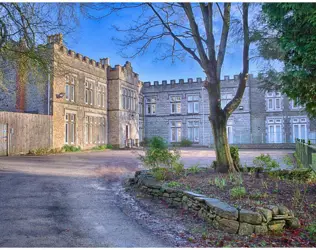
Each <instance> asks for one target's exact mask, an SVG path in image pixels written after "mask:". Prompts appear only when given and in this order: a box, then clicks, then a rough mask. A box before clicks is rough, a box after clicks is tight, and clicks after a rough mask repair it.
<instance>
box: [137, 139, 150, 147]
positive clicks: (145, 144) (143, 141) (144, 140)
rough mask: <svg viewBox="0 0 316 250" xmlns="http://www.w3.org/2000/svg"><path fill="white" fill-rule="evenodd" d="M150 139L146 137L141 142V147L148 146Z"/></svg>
mask: <svg viewBox="0 0 316 250" xmlns="http://www.w3.org/2000/svg"><path fill="white" fill-rule="evenodd" d="M149 142H150V140H149V139H148V138H146V137H144V139H143V140H142V141H141V142H140V143H139V145H140V146H141V147H148V145H149Z"/></svg>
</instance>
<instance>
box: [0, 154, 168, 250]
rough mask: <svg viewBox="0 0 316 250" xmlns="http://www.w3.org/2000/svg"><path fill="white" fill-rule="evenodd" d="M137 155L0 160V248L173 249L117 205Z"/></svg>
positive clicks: (73, 155) (80, 155)
mask: <svg viewBox="0 0 316 250" xmlns="http://www.w3.org/2000/svg"><path fill="white" fill-rule="evenodd" d="M137 168H138V161H137V159H136V157H135V153H131V152H130V151H107V152H91V153H73V154H61V155H55V156H41V157H31V156H25V157H5V158H0V200H1V204H0V225H1V226H0V247H172V245H170V244H168V242H166V241H165V240H163V239H159V238H157V236H154V234H153V233H151V232H149V231H148V230H147V229H145V228H142V227H141V226H140V225H138V224H137V223H136V222H134V221H133V220H132V219H131V218H129V217H128V216H127V215H125V214H124V213H123V212H122V211H121V210H120V209H119V207H118V206H116V205H115V202H116V196H115V192H116V187H118V186H119V180H120V178H122V177H123V176H126V175H128V174H132V172H133V171H135V170H136V169H137Z"/></svg>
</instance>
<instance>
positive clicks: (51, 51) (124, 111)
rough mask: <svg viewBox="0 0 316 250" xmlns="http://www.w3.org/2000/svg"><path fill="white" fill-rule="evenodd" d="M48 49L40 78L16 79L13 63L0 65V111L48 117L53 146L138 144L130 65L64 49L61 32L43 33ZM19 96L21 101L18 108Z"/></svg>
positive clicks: (135, 85) (136, 93) (135, 84)
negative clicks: (44, 71)
mask: <svg viewBox="0 0 316 250" xmlns="http://www.w3.org/2000/svg"><path fill="white" fill-rule="evenodd" d="M47 52H48V53H47V54H48V55H50V56H51V58H52V59H53V60H52V61H53V63H52V64H51V66H50V68H51V73H50V74H47V75H45V74H44V75H43V76H42V78H41V80H40V81H38V78H37V82H34V81H32V78H30V77H28V78H27V80H26V82H23V83H20V82H19V81H18V80H17V79H18V76H19V73H18V72H19V70H18V68H17V67H15V66H14V65H13V67H8V68H9V69H10V70H6V69H5V68H4V67H3V69H4V77H3V81H4V84H6V85H8V87H9V88H8V91H7V92H4V93H3V92H1V93H0V106H1V109H2V110H4V111H12V112H29V113H39V114H45V115H50V116H52V122H53V145H52V147H53V148H61V147H62V146H64V145H65V144H69V145H73V146H80V147H81V148H91V147H94V146H96V145H104V144H108V143H110V144H113V145H114V146H117V147H121V148H123V147H125V146H137V145H138V144H139V121H140V120H142V119H140V118H139V106H138V102H139V97H140V96H142V95H141V94H140V91H141V89H142V83H141V82H140V81H139V80H138V75H137V74H136V73H134V72H133V69H132V66H131V64H130V63H129V62H126V64H125V65H124V66H120V65H116V66H115V67H114V68H112V67H111V66H110V65H109V59H108V58H106V59H100V61H99V62H96V61H95V60H93V59H90V58H88V57H87V56H83V55H81V54H79V53H76V52H74V51H72V50H68V49H67V48H66V47H65V46H64V44H63V41H62V36H61V35H60V34H57V35H53V36H49V37H48V43H47ZM6 65H8V64H6ZM11 81H13V82H14V84H12V83H11ZM22 84H23V90H25V91H20V92H19V93H20V95H21V96H20V97H21V98H20V99H18V98H17V96H16V95H17V94H16V93H18V89H21V86H20V85H22ZM123 90H128V93H127V96H126V102H127V101H128V102H129V104H128V106H127V105H124V106H123V104H122V101H123V98H122V94H123ZM124 93H125V92H124ZM130 93H132V96H129V94H130ZM22 95H23V96H22ZM20 100H23V103H22V104H23V105H20V106H21V107H22V108H20V109H19V108H18V105H17V104H18V102H19V101H20ZM20 102H21V101H20ZM124 104H125V100H124ZM132 105H133V106H132ZM142 126H143V125H142ZM126 130H128V131H126ZM31 132H34V133H36V131H31Z"/></svg>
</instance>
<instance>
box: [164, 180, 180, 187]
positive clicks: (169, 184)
mask: <svg viewBox="0 0 316 250" xmlns="http://www.w3.org/2000/svg"><path fill="white" fill-rule="evenodd" d="M167 186H168V187H170V188H179V187H181V183H179V182H177V181H170V182H169V183H168V184H167Z"/></svg>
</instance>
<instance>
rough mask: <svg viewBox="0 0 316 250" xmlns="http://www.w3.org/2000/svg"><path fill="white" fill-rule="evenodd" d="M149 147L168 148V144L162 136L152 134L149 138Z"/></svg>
mask: <svg viewBox="0 0 316 250" xmlns="http://www.w3.org/2000/svg"><path fill="white" fill-rule="evenodd" d="M149 147H150V148H152V149H161V150H162V149H168V144H167V142H166V141H165V139H164V138H162V137H160V136H154V137H153V138H151V140H149Z"/></svg>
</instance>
